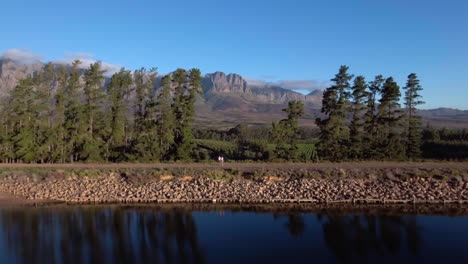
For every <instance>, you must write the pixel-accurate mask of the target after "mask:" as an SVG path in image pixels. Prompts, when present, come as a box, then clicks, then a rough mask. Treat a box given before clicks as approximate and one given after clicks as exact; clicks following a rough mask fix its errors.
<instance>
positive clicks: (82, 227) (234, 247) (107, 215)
mask: <svg viewBox="0 0 468 264" xmlns="http://www.w3.org/2000/svg"><path fill="white" fill-rule="evenodd" d="M0 263H47V264H52V263H465V264H466V263H468V217H466V216H460V217H449V216H418V215H403V216H391V215H385V214H382V215H379V214H377V215H363V214H359V213H342V214H331V215H330V214H327V213H320V214H318V213H304V212H294V211H286V212H275V213H273V212H268V211H266V212H254V211H249V210H239V211H232V210H230V209H212V210H211V211H200V210H198V211H197V210H187V209H181V208H168V207H166V208H164V209H161V208H157V207H151V206H139V207H131V206H128V207H127V206H107V207H106V206H97V207H95V206H69V207H67V206H47V207H22V208H3V209H0Z"/></svg>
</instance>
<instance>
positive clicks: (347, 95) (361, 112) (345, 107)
mask: <svg viewBox="0 0 468 264" xmlns="http://www.w3.org/2000/svg"><path fill="white" fill-rule="evenodd" d="M348 69H349V68H348V67H347V66H341V67H340V69H339V72H338V73H337V74H336V75H335V78H333V79H331V81H332V82H333V83H332V85H331V86H330V87H329V88H327V89H326V90H325V92H324V95H323V105H322V113H323V114H325V116H326V117H325V118H317V122H316V123H317V125H318V127H319V128H320V140H319V144H318V151H319V153H320V155H321V157H322V158H324V159H328V160H332V161H341V160H364V159H369V160H384V159H385V160H387V159H388V160H407V159H408V160H414V159H417V158H420V157H421V144H422V127H421V117H420V116H418V115H417V112H416V110H417V106H418V105H421V104H423V103H424V102H423V101H421V95H420V91H421V90H422V87H421V85H420V84H419V80H418V78H417V76H416V74H414V73H411V74H410V75H409V76H408V81H407V83H406V86H405V87H403V89H404V90H405V94H404V98H403V99H404V107H403V108H402V107H401V106H400V103H399V102H400V96H401V92H400V87H399V86H398V84H397V83H396V82H395V81H394V80H393V78H392V77H388V78H384V77H383V76H382V75H378V76H376V77H375V78H374V80H372V81H370V82H367V81H366V80H365V77H364V76H357V77H355V78H354V76H353V75H351V74H349V73H348ZM353 78H354V79H353ZM351 81H353V82H352V83H351Z"/></svg>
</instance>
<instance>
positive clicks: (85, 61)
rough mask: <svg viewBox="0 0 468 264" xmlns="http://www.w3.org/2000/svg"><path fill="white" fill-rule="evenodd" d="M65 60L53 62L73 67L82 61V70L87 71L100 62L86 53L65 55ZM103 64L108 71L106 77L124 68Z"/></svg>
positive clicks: (103, 67)
mask: <svg viewBox="0 0 468 264" xmlns="http://www.w3.org/2000/svg"><path fill="white" fill-rule="evenodd" d="M65 57H66V58H65V59H59V60H55V61H52V62H53V63H57V64H63V65H71V64H72V63H73V62H74V61H75V60H80V61H81V64H80V69H87V68H89V65H91V64H93V63H95V62H97V61H98V60H96V59H94V55H93V54H91V53H84V52H73V53H71V52H69V53H66V54H65ZM100 62H101V66H102V69H103V70H105V71H106V73H105V75H107V76H110V75H112V74H114V73H116V72H118V71H119V70H120V68H122V67H121V66H120V65H117V64H111V63H107V62H103V61H100Z"/></svg>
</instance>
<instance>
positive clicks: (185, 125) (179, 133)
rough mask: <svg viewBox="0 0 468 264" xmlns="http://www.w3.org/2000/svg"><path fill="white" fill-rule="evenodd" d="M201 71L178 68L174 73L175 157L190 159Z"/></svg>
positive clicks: (177, 158)
mask: <svg viewBox="0 0 468 264" xmlns="http://www.w3.org/2000/svg"><path fill="white" fill-rule="evenodd" d="M201 80H202V77H201V73H200V70H199V69H191V70H190V71H189V72H188V73H187V72H186V71H185V70H184V69H177V70H176V72H175V73H174V74H173V83H174V86H175V93H174V102H173V104H172V109H173V112H174V115H175V118H176V125H175V136H174V143H175V144H174V147H175V148H174V159H176V160H190V159H191V157H190V155H191V153H192V149H193V146H194V143H193V135H192V128H191V123H192V121H193V117H194V115H195V100H196V95H197V94H200V93H201V88H202V86H201Z"/></svg>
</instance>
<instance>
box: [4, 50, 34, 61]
mask: <svg viewBox="0 0 468 264" xmlns="http://www.w3.org/2000/svg"><path fill="white" fill-rule="evenodd" d="M42 58H43V56H42V55H41V54H33V53H31V51H29V50H27V49H9V50H6V51H5V52H3V54H2V55H0V59H10V60H13V61H16V62H19V63H24V64H32V63H34V62H37V61H40V60H41V59H42Z"/></svg>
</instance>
